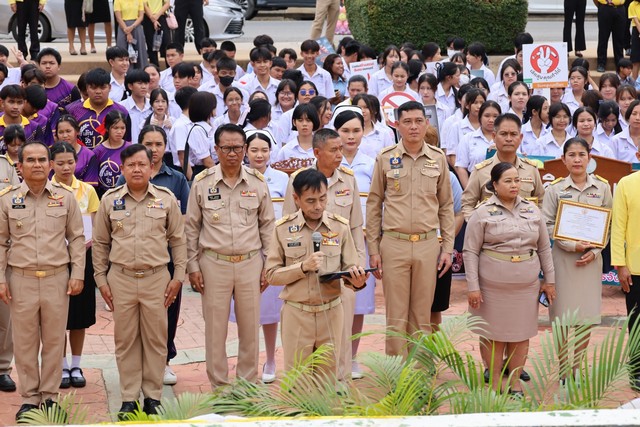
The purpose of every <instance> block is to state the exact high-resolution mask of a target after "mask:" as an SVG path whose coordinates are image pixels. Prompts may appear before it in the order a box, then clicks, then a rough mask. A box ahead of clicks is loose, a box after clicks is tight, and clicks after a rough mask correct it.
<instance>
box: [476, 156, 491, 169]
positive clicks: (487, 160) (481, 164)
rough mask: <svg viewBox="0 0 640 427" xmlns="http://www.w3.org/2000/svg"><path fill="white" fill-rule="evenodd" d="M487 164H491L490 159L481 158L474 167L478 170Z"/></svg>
mask: <svg viewBox="0 0 640 427" xmlns="http://www.w3.org/2000/svg"><path fill="white" fill-rule="evenodd" d="M489 164H491V159H486V160H483V161H481V162H480V163H478V164H476V166H475V168H476V169H477V170H480V169H482V168H483V167H485V166H487V165H489Z"/></svg>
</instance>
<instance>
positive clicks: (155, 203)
mask: <svg viewBox="0 0 640 427" xmlns="http://www.w3.org/2000/svg"><path fill="white" fill-rule="evenodd" d="M147 207H148V208H149V209H164V203H162V199H154V201H153V202H149V203H148V204H147Z"/></svg>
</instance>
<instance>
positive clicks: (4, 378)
mask: <svg viewBox="0 0 640 427" xmlns="http://www.w3.org/2000/svg"><path fill="white" fill-rule="evenodd" d="M0 391H16V383H15V382H13V380H12V379H11V377H10V376H9V374H2V375H0Z"/></svg>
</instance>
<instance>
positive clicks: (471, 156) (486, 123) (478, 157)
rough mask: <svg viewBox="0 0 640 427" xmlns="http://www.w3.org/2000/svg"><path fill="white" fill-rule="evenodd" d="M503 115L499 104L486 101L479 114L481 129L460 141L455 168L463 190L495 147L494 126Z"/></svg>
mask: <svg viewBox="0 0 640 427" xmlns="http://www.w3.org/2000/svg"><path fill="white" fill-rule="evenodd" d="M501 113H502V112H501V111H500V105H498V103H497V102H495V101H485V102H484V103H483V104H482V106H481V107H480V112H479V117H480V127H479V128H478V129H476V130H474V131H473V132H470V133H468V134H466V135H465V136H464V137H463V138H462V140H461V141H460V144H459V145H458V148H457V149H456V164H455V168H456V172H457V174H458V178H459V179H460V185H462V188H466V187H467V182H468V181H469V175H470V174H471V172H472V171H473V170H474V167H475V165H477V164H478V163H480V162H482V161H484V160H485V159H486V158H487V150H488V149H489V148H491V146H493V131H494V129H493V124H494V122H495V121H496V118H498V116H499V115H500V114H501Z"/></svg>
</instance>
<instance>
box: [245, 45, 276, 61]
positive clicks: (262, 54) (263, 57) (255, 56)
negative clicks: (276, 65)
mask: <svg viewBox="0 0 640 427" xmlns="http://www.w3.org/2000/svg"><path fill="white" fill-rule="evenodd" d="M272 57H273V55H272V54H271V52H269V49H267V48H266V47H254V48H253V49H251V52H249V58H250V59H251V62H256V61H271V58H272Z"/></svg>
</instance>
